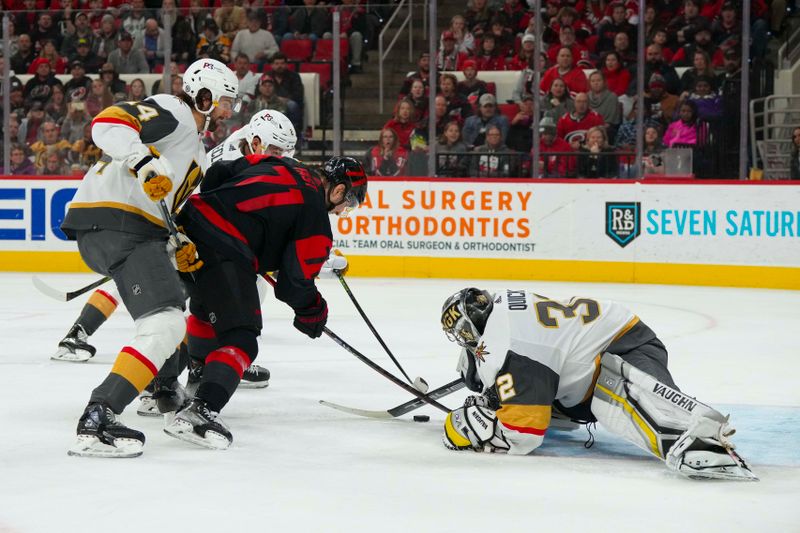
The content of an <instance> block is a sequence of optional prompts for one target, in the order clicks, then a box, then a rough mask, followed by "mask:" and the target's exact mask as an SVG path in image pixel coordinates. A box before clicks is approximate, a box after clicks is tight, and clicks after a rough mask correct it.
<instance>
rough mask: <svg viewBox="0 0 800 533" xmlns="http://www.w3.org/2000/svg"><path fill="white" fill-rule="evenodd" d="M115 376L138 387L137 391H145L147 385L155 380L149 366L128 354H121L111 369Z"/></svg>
mask: <svg viewBox="0 0 800 533" xmlns="http://www.w3.org/2000/svg"><path fill="white" fill-rule="evenodd" d="M111 372H112V373H113V374H117V375H118V376H121V377H122V378H124V379H126V380H127V381H129V382H130V383H131V385H133V386H134V387H136V390H137V391H140V392H141V391H143V390H144V388H145V387H147V384H148V383H150V381H152V379H153V372H152V370H150V369H149V368H148V367H147V365H145V364H144V363H143V362H141V361H139V360H138V359H137V358H135V357H134V356H132V355H131V354H129V353H127V352H120V353H119V355H118V356H117V360H116V361H114V366H113V367H112V368H111Z"/></svg>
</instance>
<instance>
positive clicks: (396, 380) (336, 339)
mask: <svg viewBox="0 0 800 533" xmlns="http://www.w3.org/2000/svg"><path fill="white" fill-rule="evenodd" d="M322 331H324V332H325V334H326V335H327V336H328V337H330V338H331V339H332V340H333V342H335V343H336V344H338V345H339V346H341V347H342V348H344V349H345V350H346V351H347V352H350V354H351V355H354V356H355V357H356V358H358V359H359V360H360V361H361V362H362V363H364V364H366V365H367V366H368V367H370V368H371V369H373V370H374V371H376V372H377V373H378V374H380V375H382V376H383V377H385V378H386V379H388V380H389V381H391V382H392V383H394V384H395V385H397V386H398V387H401V388H402V389H404V390H406V391H407V392H409V393H411V394H413V395H414V396H416V397H417V398H418V399H419V400H421V401H423V402H426V403H428V404H430V405H432V406H433V407H435V408H437V409H439V410H440V411H443V412H445V413H449V412H450V411H451V410H450V409H448V408H447V407H445V406H444V405H442V404H440V403H439V402H437V401H436V400H434V399H433V398H430V397H429V396H427V395H425V394H423V393H421V392H420V391H418V390H417V389H415V388H414V387H412V386H411V385H409V384H408V383H406V382H405V381H403V380H402V379H400V378H398V377H396V376H395V375H394V374H392V373H390V372H388V371H387V370H385V369H384V368H383V367H381V366H380V365H378V364H377V363H375V362H374V361H372V359H369V358H368V357H366V356H365V355H362V354H361V353H360V352H359V351H358V350H356V349H355V348H353V347H352V346H350V345H349V344H347V343H346V342H345V341H344V340H343V339H342V338H341V337H339V336H338V335H336V334H335V333H334V332H332V331H331V330H329V329H328V328H327V327H325V328H322Z"/></svg>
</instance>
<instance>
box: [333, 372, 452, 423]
mask: <svg viewBox="0 0 800 533" xmlns="http://www.w3.org/2000/svg"><path fill="white" fill-rule="evenodd" d="M464 386H465V385H464V380H463V379H461V378H458V379H456V380H454V381H451V382H450V383H448V384H446V385H442V386H441V387H439V388H438V389H433V390H432V391H430V392H429V393H428V394H426V395H425V396H427V397H429V398H432V399H434V400H438V399H439V398H443V397H445V396H447V395H448V394H451V393H453V392H455V391H457V390H460V389H463V388H464ZM319 403H320V404H321V405H324V406H325V407H330V408H331V409H336V410H337V411H342V412H343V413H349V414H351V415H358V416H365V417H367V418H383V419H388V418H397V417H399V416H403V415H404V414H407V413H410V412H411V411H415V410H417V409H419V408H420V407H422V406H423V405H425V401H424V400H422V399H420V398H415V399H413V400H409V401H407V402H405V403H401V404H400V405H398V406H397V407H392V408H391V409H387V410H386V411H369V410H366V409H358V408H355V407H347V406H346V405H339V404H338V403H333V402H327V401H325V400H320V401H319Z"/></svg>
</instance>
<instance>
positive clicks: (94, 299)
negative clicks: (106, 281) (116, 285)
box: [86, 291, 117, 318]
mask: <svg viewBox="0 0 800 533" xmlns="http://www.w3.org/2000/svg"><path fill="white" fill-rule="evenodd" d="M86 303H87V304H89V305H91V306H92V307H94V308H95V309H97V310H98V311H100V312H101V313H103V316H104V317H106V318H108V317H110V316H111V313H113V312H114V311H115V310H116V309H117V304H116V303H114V302H112V301H111V300H109V299H108V297H107V296H105V295H103V294H100V293H98V292H97V291H95V292H93V293H92V295H91V296H90V297H89V301H88V302H86Z"/></svg>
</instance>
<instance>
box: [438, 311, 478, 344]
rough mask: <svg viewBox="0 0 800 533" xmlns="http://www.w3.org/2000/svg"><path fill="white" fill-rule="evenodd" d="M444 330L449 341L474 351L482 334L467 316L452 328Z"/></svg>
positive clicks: (457, 321)
mask: <svg viewBox="0 0 800 533" xmlns="http://www.w3.org/2000/svg"><path fill="white" fill-rule="evenodd" d="M442 329H444V334H445V335H446V336H447V340H449V341H450V342H455V343H456V344H458V345H459V346H461V347H462V348H468V349H474V348H475V347H476V346H477V345H478V339H479V338H480V333H478V331H477V330H476V329H475V326H474V325H473V324H472V321H470V319H469V318H468V317H467V316H466V315H464V316H462V317H461V318H459V319H458V320H456V323H455V324H453V326H452V327H451V328H442Z"/></svg>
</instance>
